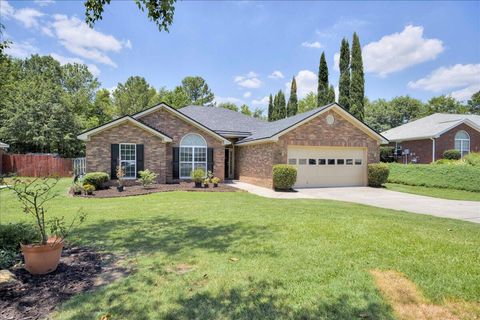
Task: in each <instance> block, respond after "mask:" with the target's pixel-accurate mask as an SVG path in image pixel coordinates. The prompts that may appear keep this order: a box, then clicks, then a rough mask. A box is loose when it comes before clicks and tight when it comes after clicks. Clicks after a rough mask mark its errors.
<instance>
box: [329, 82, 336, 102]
mask: <svg viewBox="0 0 480 320" xmlns="http://www.w3.org/2000/svg"><path fill="white" fill-rule="evenodd" d="M333 102H335V88H334V87H333V85H332V84H331V85H330V87H329V88H328V103H333Z"/></svg>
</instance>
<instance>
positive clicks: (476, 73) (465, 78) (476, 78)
mask: <svg viewBox="0 0 480 320" xmlns="http://www.w3.org/2000/svg"><path fill="white" fill-rule="evenodd" d="M478 84H480V64H456V65H454V66H451V67H440V68H438V69H436V70H434V71H433V72H432V73H430V74H429V75H428V76H426V77H425V78H422V79H419V80H417V81H410V82H409V83H408V86H409V87H410V88H412V89H422V90H427V91H433V92H440V91H442V90H446V89H453V88H460V87H467V86H472V85H478Z"/></svg>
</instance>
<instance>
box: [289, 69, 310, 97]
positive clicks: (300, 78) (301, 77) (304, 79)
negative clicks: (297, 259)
mask: <svg viewBox="0 0 480 320" xmlns="http://www.w3.org/2000/svg"><path fill="white" fill-rule="evenodd" d="M295 80H296V81H297V96H298V98H299V99H302V98H304V97H305V96H306V95H307V94H309V93H310V92H312V91H313V92H317V84H318V79H317V75H316V74H315V73H314V72H312V71H310V70H301V71H299V72H298V74H297V75H296V76H295ZM290 86H291V81H289V82H287V83H285V90H286V91H287V92H290Z"/></svg>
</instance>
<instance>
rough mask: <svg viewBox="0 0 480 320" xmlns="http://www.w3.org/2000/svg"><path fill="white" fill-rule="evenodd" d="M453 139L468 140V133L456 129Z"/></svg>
mask: <svg viewBox="0 0 480 320" xmlns="http://www.w3.org/2000/svg"><path fill="white" fill-rule="evenodd" d="M455 139H465V140H468V139H470V137H469V136H468V133H467V132H465V131H463V130H462V131H458V132H457V133H456V134H455Z"/></svg>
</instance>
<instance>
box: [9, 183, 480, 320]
mask: <svg viewBox="0 0 480 320" xmlns="http://www.w3.org/2000/svg"><path fill="white" fill-rule="evenodd" d="M67 187H68V181H67V180H64V181H62V183H61V185H60V186H59V189H61V190H62V191H66V189H67ZM79 208H83V209H84V210H85V211H87V212H88V214H89V216H88V218H87V219H88V220H87V222H86V223H85V224H84V225H82V227H81V228H80V229H79V230H78V231H79V232H77V235H78V236H79V238H78V239H77V241H80V242H81V243H83V244H85V245H95V246H97V247H98V248H100V249H102V250H105V251H109V252H114V253H116V254H118V255H123V256H125V263H127V264H128V265H130V266H131V267H132V268H134V270H135V272H134V273H133V274H131V275H130V276H128V277H126V278H124V279H121V280H119V281H117V282H115V283H112V284H110V285H108V286H106V287H103V288H102V289H99V290H97V291H95V292H93V293H88V294H82V295H78V296H76V297H74V298H72V299H71V300H70V301H68V302H67V303H65V304H64V305H63V306H61V308H60V311H59V312H58V313H57V314H55V318H57V319H98V317H100V316H101V315H103V314H107V313H109V314H111V315H112V318H111V319H230V318H234V319H292V318H293V319H295V318H297V319H298V318H302V319H358V318H359V317H362V318H368V319H393V318H394V316H393V313H392V309H391V307H390V306H389V305H388V304H387V303H386V302H385V300H384V299H383V298H382V297H381V295H380V294H379V292H378V290H377V289H376V287H375V285H374V281H373V279H372V277H371V275H370V274H369V273H368V271H369V270H371V269H383V270H390V269H392V270H397V271H399V272H402V273H404V274H405V275H406V276H407V277H408V278H409V279H411V280H412V281H414V282H415V283H416V284H417V285H418V286H419V288H420V289H422V291H423V293H424V294H425V295H426V296H427V297H428V298H429V299H432V301H434V302H436V303H441V302H442V301H443V300H444V299H448V300H451V299H452V300H465V301H478V300H479V297H480V268H478V266H479V263H480V225H478V224H473V223H468V222H463V221H456V220H449V219H440V218H435V217H430V216H426V215H415V214H409V213H404V212H403V213H402V212H395V211H392V210H384V209H379V208H373V207H368V206H362V205H356V204H349V203H342V202H334V201H319V200H318V201H316V200H281V199H278V200H274V199H266V198H261V197H257V196H254V195H251V194H248V193H186V192H184V193H182V192H168V193H157V194H151V195H147V196H138V197H129V198H114V199H82V198H71V197H68V196H66V195H64V196H62V197H60V198H57V199H55V200H54V201H53V202H52V205H51V210H50V212H51V213H52V214H53V215H58V216H60V215H65V216H72V215H73V214H74V213H75V212H76V211H77V210H78V209H79ZM26 219H27V217H25V215H24V214H22V213H21V210H20V208H19V206H18V204H17V202H16V200H15V199H13V197H12V196H11V194H10V192H9V191H7V190H2V191H0V222H1V223H6V222H13V221H20V220H22V221H23V220H26ZM232 257H235V258H238V259H239V260H238V261H231V260H230V258H232ZM180 264H188V265H190V266H192V267H193V268H194V269H193V271H191V272H188V273H185V274H183V275H179V274H177V273H175V272H171V271H169V270H172V269H173V270H174V269H175V267H176V266H178V265H180Z"/></svg>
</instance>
